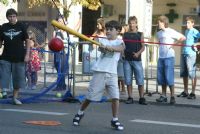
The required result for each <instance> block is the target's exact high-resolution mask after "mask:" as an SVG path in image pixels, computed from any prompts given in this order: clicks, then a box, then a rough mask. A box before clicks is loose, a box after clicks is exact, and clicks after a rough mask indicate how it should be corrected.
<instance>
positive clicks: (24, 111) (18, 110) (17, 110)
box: [1, 109, 69, 115]
mask: <svg viewBox="0 0 200 134" xmlns="http://www.w3.org/2000/svg"><path fill="white" fill-rule="evenodd" d="M1 111H10V112H21V113H34V114H46V115H67V114H69V113H58V112H47V111H35V110H22V109H1Z"/></svg>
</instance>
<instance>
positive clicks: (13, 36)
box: [0, 8, 30, 105]
mask: <svg viewBox="0 0 200 134" xmlns="http://www.w3.org/2000/svg"><path fill="white" fill-rule="evenodd" d="M6 17H7V19H8V23H4V24H3V25H2V28H1V31H0V46H2V45H4V50H3V53H2V57H1V59H2V60H1V63H0V66H1V72H0V73H1V76H4V77H1V78H0V84H1V86H2V88H9V84H10V81H11V82H12V83H13V87H14V89H13V103H14V104H16V105H21V104H22V102H21V101H20V100H18V99H17V98H18V93H19V89H20V88H25V86H26V81H25V79H26V77H25V62H28V61H29V53H30V40H29V38H28V34H27V30H26V29H25V27H24V25H23V24H21V23H19V22H18V21H17V12H16V10H15V9H12V8H11V9H8V10H7V12H6ZM24 42H25V46H26V48H24ZM3 43H4V44H3ZM11 76H12V80H11Z"/></svg>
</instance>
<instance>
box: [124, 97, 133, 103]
mask: <svg viewBox="0 0 200 134" xmlns="http://www.w3.org/2000/svg"><path fill="white" fill-rule="evenodd" d="M125 103H126V104H133V98H131V97H128V99H127V100H126V101H125Z"/></svg>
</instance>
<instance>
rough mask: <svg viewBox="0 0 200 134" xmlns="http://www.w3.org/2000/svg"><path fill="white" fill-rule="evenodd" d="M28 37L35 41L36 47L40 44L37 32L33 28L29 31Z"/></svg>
mask: <svg viewBox="0 0 200 134" xmlns="http://www.w3.org/2000/svg"><path fill="white" fill-rule="evenodd" d="M28 37H29V39H30V40H32V41H33V42H34V47H37V46H38V45H39V44H38V43H37V40H36V36H35V33H34V32H33V31H31V30H29V31H28Z"/></svg>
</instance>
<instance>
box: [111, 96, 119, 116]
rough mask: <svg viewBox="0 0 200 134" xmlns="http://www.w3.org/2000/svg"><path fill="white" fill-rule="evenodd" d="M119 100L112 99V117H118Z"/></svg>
mask: <svg viewBox="0 0 200 134" xmlns="http://www.w3.org/2000/svg"><path fill="white" fill-rule="evenodd" d="M118 109H119V100H118V99H112V116H113V118H118V116H117V115H118Z"/></svg>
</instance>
